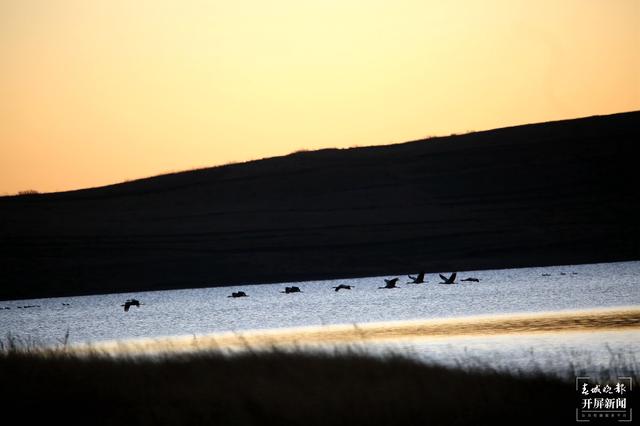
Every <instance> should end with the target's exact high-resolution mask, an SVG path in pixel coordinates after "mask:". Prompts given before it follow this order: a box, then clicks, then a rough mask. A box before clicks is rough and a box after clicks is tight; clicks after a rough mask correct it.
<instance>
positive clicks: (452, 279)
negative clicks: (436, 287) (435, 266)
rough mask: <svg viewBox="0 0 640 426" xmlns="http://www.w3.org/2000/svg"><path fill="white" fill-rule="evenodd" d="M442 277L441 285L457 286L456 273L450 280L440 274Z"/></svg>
mask: <svg viewBox="0 0 640 426" xmlns="http://www.w3.org/2000/svg"><path fill="white" fill-rule="evenodd" d="M438 275H440V278H442V281H443V282H441V283H440V284H455V281H456V275H458V274H457V273H456V272H454V273H453V274H451V276H450V277H449V278H447V277H445V276H444V275H442V274H438Z"/></svg>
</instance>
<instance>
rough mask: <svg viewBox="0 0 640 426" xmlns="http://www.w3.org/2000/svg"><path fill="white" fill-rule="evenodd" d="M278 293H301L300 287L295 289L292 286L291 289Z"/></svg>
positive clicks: (287, 288)
mask: <svg viewBox="0 0 640 426" xmlns="http://www.w3.org/2000/svg"><path fill="white" fill-rule="evenodd" d="M280 293H287V294H289V293H302V290H300V287H296V286H292V287H285V288H284V291H281V292H280Z"/></svg>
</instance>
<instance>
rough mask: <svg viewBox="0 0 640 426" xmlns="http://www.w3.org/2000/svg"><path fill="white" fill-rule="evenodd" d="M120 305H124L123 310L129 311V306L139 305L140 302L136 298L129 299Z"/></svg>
mask: <svg viewBox="0 0 640 426" xmlns="http://www.w3.org/2000/svg"><path fill="white" fill-rule="evenodd" d="M120 306H124V311H125V312H129V308H130V307H131V306H138V307H140V302H139V301H138V300H136V299H129V300H127V301H126V302H124V305H120Z"/></svg>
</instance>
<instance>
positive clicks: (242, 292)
mask: <svg viewBox="0 0 640 426" xmlns="http://www.w3.org/2000/svg"><path fill="white" fill-rule="evenodd" d="M227 297H249V296H247V293H245V292H244V291H234V292H233V293H231V296H227Z"/></svg>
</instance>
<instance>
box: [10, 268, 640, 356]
mask: <svg viewBox="0 0 640 426" xmlns="http://www.w3.org/2000/svg"><path fill="white" fill-rule="evenodd" d="M416 272H417V271H416ZM543 274H544V275H543ZM466 277H476V278H479V279H480V282H479V283H468V282H460V280H461V279H463V278H466ZM383 278H393V277H392V276H386V277H370V278H360V279H350V280H333V281H311V282H301V283H295V285H297V286H299V287H300V288H301V289H302V293H294V294H283V293H281V291H282V290H284V287H285V286H287V285H292V283H282V284H264V285H252V286H235V287H226V288H223V287H217V288H202V289H190V290H172V291H155V292H137V293H122V294H109V295H95V296H79V297H65V298H48V299H31V300H17V301H4V302H0V308H10V309H0V330H1V331H2V333H3V334H4V335H7V334H11V335H13V336H18V337H20V338H23V339H29V340H32V341H36V342H39V343H43V344H55V343H58V342H59V341H60V340H61V339H63V338H64V336H65V334H66V333H67V331H68V333H69V341H70V342H71V343H86V342H100V341H104V340H122V339H131V338H140V337H145V338H149V337H161V336H179V335H200V334H207V333H213V332H222V331H243V330H251V329H265V328H281V327H298V326H310V325H324V324H343V323H347V324H351V323H368V322H379V321H398V320H413V319H430V318H447V317H462V316H475V315H485V314H506V313H523V312H541V311H562V310H574V309H588V308H601V307H615V306H629V305H636V306H639V305H640V262H637V261H636V262H619V263H601V264H592V265H573V266H553V267H539V268H519V269H502V270H485V271H468V272H459V273H458V282H459V284H457V285H451V286H449V285H440V284H438V283H439V282H440V279H439V278H438V277H437V275H435V274H430V275H427V277H426V280H427V284H420V285H415V284H414V285H412V284H405V282H407V281H409V280H408V279H407V277H403V276H401V277H400V280H399V287H400V288H398V289H378V287H380V286H382V285H384V281H383ZM338 284H349V285H352V286H354V288H353V289H352V290H350V291H349V290H341V291H339V292H335V291H334V290H333V289H332V287H333V286H336V285H338ZM238 290H243V291H245V292H246V293H247V294H248V295H249V297H246V298H229V297H227V296H228V295H230V294H231V292H232V291H238ZM128 298H137V299H139V300H140V301H141V303H143V306H141V307H139V308H136V307H132V308H131V309H130V310H129V312H126V313H125V312H124V311H123V308H122V307H121V304H122V303H123V302H124V301H125V300H126V299H128ZM25 305H39V307H33V308H28V309H24V308H19V306H25ZM591 336H592V337H590V338H588V339H587V340H586V341H585V340H584V338H581V339H578V340H579V341H580V342H581V343H580V345H583V346H582V347H584V345H587V346H589V345H590V347H591V348H592V349H593V348H596V347H600V346H602V347H604V346H605V345H606V344H609V345H611V344H613V345H619V346H621V347H625V348H626V349H629V350H631V351H636V352H640V345H639V344H638V343H637V342H638V340H639V339H638V337H639V336H640V334H638V332H631V333H625V334H622V335H621V334H615V333H614V336H615V337H612V335H611V334H610V333H604V334H603V333H600V337H598V336H597V335H596V334H591ZM565 337H566V336H565ZM491 339H493V340H491ZM491 339H484V340H477V339H476V340H474V339H465V340H464V341H463V342H462V344H461V343H460V342H458V343H456V344H455V345H453V346H451V345H452V344H453V343H452V342H449V343H446V342H444V343H442V342H441V343H437V344H435V343H434V344H430V346H429V348H430V349H429V351H427V352H430V353H431V354H432V355H433V356H435V357H438V356H439V355H438V354H440V355H442V356H440V357H441V358H443V357H444V355H443V354H445V353H451V352H452V351H453V352H455V350H453V349H452V348H456V350H458V349H460V348H466V349H468V348H476V349H477V351H478V353H482V349H483V348H486V349H492V350H494V351H495V350H500V348H502V347H505V344H506V343H508V342H510V343H509V345H511V346H513V345H514V343H513V342H517V341H518V339H514V338H508V339H506V340H505V339H502V340H501V339H500V338H496V337H494V338H491ZM496 339H497V340H496ZM546 339H547V340H546V341H545V343H544V344H543V343H540V341H536V340H535V338H534V340H533V341H532V340H531V337H530V338H529V341H527V340H526V339H525V340H524V341H522V342H524V343H522V342H521V343H520V344H518V345H519V347H520V348H521V349H523V350H525V351H528V352H530V351H531V349H532V348H535V347H539V348H549V347H555V348H556V354H557V348H558V347H560V346H562V345H560V344H561V343H563V341H565V342H566V341H571V339H568V340H567V338H557V337H556V338H551V340H550V342H551V343H549V337H546ZM487 342H489V343H487ZM491 342H493V343H491ZM501 342H502V343H501ZM447 344H448V345H449V348H448V349H447ZM569 346H570V347H569V348H568V349H567V348H564V346H563V348H564V349H567V350H568V351H571V350H573V349H575V348H576V347H577V346H578V345H577V344H573V345H569ZM396 347H398V348H401V349H402V350H403V351H411V350H416V348H418V349H417V350H419V351H420V352H421V353H424V352H425V350H424V346H422V347H421V346H420V345H419V344H416V345H412V346H411V348H408V347H407V346H406V343H405V344H402V345H400V346H396ZM512 349H513V348H511V349H510V351H511V353H512V354H513V350H512ZM603 350H604V349H603Z"/></svg>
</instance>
